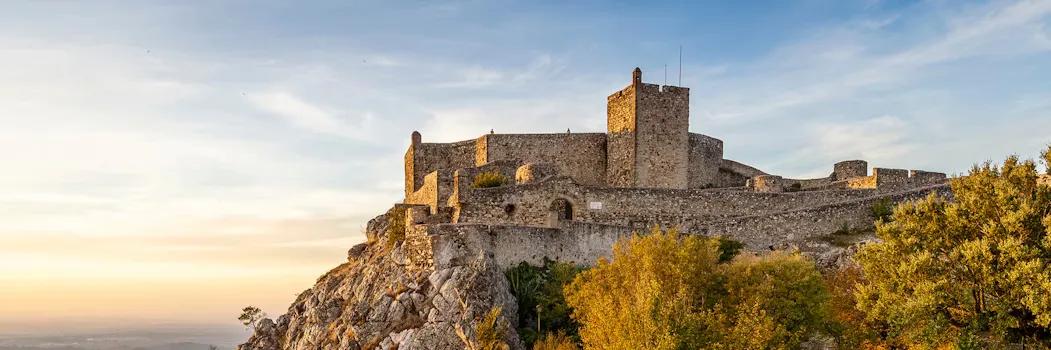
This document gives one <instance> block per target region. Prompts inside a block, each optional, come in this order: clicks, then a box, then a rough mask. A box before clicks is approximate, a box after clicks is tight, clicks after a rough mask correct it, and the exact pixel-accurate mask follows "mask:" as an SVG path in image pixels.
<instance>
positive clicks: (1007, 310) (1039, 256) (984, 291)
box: [855, 153, 1051, 348]
mask: <svg viewBox="0 0 1051 350" xmlns="http://www.w3.org/2000/svg"><path fill="white" fill-rule="evenodd" d="M1045 154H1046V153H1045ZM1037 178H1038V174H1037V172H1036V165H1035V163H1034V162H1033V161H1019V160H1018V158H1017V157H1013V156H1012V157H1009V158H1008V159H1007V160H1006V161H1005V162H1004V164H1003V165H1002V166H996V165H993V164H991V163H988V162H987V163H985V164H983V165H981V166H975V167H974V168H972V169H971V171H970V173H969V174H968V176H964V177H959V178H955V179H953V180H952V181H951V187H952V192H953V196H952V199H951V200H950V199H949V198H944V197H941V196H937V195H931V196H929V197H927V198H926V199H923V200H920V201H916V202H912V203H906V204H902V205H899V206H898V207H897V208H896V209H895V210H894V220H893V221H890V222H886V223H880V224H878V225H877V228H876V234H877V236H878V237H879V238H880V240H881V241H880V242H879V243H875V244H869V245H866V246H864V247H863V248H862V249H861V251H860V252H859V253H858V255H857V257H856V260H857V261H858V262H859V264H860V265H861V267H862V269H863V271H864V281H863V282H862V283H860V284H859V285H858V289H857V292H856V295H855V296H856V298H857V302H858V303H857V307H858V309H859V310H861V311H863V312H864V313H865V314H866V315H867V318H868V320H869V321H873V322H876V323H879V324H881V325H882V329H881V332H882V333H884V334H883V335H884V338H886V339H887V340H888V342H889V343H890V344H892V345H895V346H910V345H919V346H954V347H961V348H967V347H985V348H990V347H991V348H997V347H1003V346H1005V345H1004V343H1005V342H1026V343H1030V344H1032V343H1033V342H1034V341H1035V342H1039V343H1042V344H1044V345H1045V346H1047V345H1051V235H1049V234H1048V229H1049V227H1051V188H1049V187H1048V186H1046V185H1040V184H1038V181H1037Z"/></svg>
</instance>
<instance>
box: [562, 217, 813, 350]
mask: <svg viewBox="0 0 1051 350" xmlns="http://www.w3.org/2000/svg"><path fill="white" fill-rule="evenodd" d="M720 255H721V254H720V250H719V241H718V240H716V239H709V238H704V237H700V236H695V235H679V234H678V233H676V232H675V231H668V232H663V231H660V230H656V229H655V230H654V231H653V232H652V233H651V234H649V235H645V236H638V235H635V236H632V237H631V238H628V239H623V240H620V241H618V242H617V243H616V244H615V245H614V248H613V257H612V260H605V259H603V260H600V261H599V262H598V264H597V265H596V266H595V267H593V268H592V269H590V270H587V271H584V272H582V273H580V274H579V275H578V277H577V278H576V279H575V280H574V281H573V283H572V284H570V285H569V286H568V287H567V288H566V300H567V302H568V303H569V305H570V306H572V307H573V317H574V318H575V319H576V320H577V321H579V322H580V324H581V328H580V338H581V340H582V342H583V345H584V347H585V348H595V349H679V348H706V349H762V348H779V347H789V348H791V347H795V346H797V345H798V343H799V341H800V340H801V339H802V338H804V337H806V336H807V335H809V334H810V333H811V332H813V331H815V330H817V329H819V328H820V327H821V324H822V323H823V322H822V321H823V314H824V310H825V305H824V302H825V300H827V293H826V292H825V290H824V285H823V283H822V279H821V275H820V274H819V273H818V272H817V270H816V268H815V267H814V265H813V263H811V262H810V261H808V260H806V259H804V258H802V257H801V256H798V255H788V254H774V255H771V256H769V257H764V258H755V257H739V258H737V259H734V260H732V261H730V262H727V263H720Z"/></svg>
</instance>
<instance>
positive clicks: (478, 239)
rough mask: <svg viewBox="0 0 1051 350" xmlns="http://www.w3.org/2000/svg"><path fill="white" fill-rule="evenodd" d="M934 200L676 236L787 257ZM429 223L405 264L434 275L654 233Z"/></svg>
mask: <svg viewBox="0 0 1051 350" xmlns="http://www.w3.org/2000/svg"><path fill="white" fill-rule="evenodd" d="M930 193H938V194H941V195H944V196H951V193H950V191H949V186H948V184H945V183H939V184H933V185H928V186H923V187H917V188H911V189H907V190H904V191H899V192H894V193H879V194H877V195H872V196H867V197H862V198H851V199H847V200H843V201H839V202H834V203H829V204H824V205H819V206H815V207H805V208H797V209H791V210H785V211H780V212H770V213H763V214H756V215H744V216H738V217H732V218H727V219H723V220H715V221H711V222H706V223H703V224H701V225H698V226H696V227H693V228H682V227H678V228H679V229H680V230H681V231H682V232H688V233H696V234H703V235H708V236H723V237H728V238H731V239H734V240H737V241H740V242H742V243H744V244H745V246H746V247H747V248H748V249H750V250H753V251H761V250H767V249H785V248H788V247H790V246H791V245H793V244H799V243H800V242H802V241H806V240H812V239H815V238H818V237H822V236H827V235H829V234H830V233H832V232H835V231H837V230H841V229H843V228H844V227H846V228H851V229H865V228H871V227H872V225H873V218H872V216H871V208H872V206H873V205H875V204H876V203H877V202H880V201H889V202H890V203H898V202H901V201H905V200H911V199H917V198H921V197H923V196H926V195H928V194H930ZM421 213H422V214H421ZM428 215H429V214H426V210H424V211H417V212H415V214H409V215H406V221H407V222H406V228H407V231H406V240H405V242H406V243H405V244H406V251H407V252H409V253H408V254H407V258H408V259H410V260H411V261H410V262H409V263H411V264H414V265H418V266H435V267H436V268H442V267H444V266H452V265H457V264H463V263H464V262H463V261H455V260H454V259H459V258H461V257H472V256H477V254H490V255H491V257H492V258H493V259H494V261H496V263H497V265H499V266H500V267H501V268H509V267H512V266H514V265H516V264H518V263H519V262H527V263H529V264H532V265H540V264H542V263H543V260H544V259H545V258H546V259H551V260H557V261H563V262H570V263H574V264H580V265H591V264H594V263H595V262H596V261H598V259H599V258H601V257H609V256H610V254H611V252H612V248H613V244H614V243H615V242H616V241H617V240H618V239H620V238H624V237H628V236H630V235H631V234H632V233H633V232H641V233H646V232H648V230H649V228H648V227H630V226H624V225H609V224H599V223H592V222H581V221H561V222H558V223H557V225H555V226H553V227H542V226H525V225H518V224H506V223H505V224H487V223H433V221H429V220H428V218H429V216H428ZM431 264H433V265H431Z"/></svg>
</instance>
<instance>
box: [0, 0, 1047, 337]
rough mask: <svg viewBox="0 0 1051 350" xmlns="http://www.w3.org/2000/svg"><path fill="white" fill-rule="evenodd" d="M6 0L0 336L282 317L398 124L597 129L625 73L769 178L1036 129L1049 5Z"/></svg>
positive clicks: (396, 134) (998, 147) (990, 153)
mask: <svg viewBox="0 0 1051 350" xmlns="http://www.w3.org/2000/svg"><path fill="white" fill-rule="evenodd" d="M2 7H3V11H0V161H2V163H0V164H2V167H0V286H3V287H2V288H0V334H2V333H4V332H5V331H6V332H17V331H19V330H20V329H27V328H33V327H36V326H35V325H49V326H54V327H57V328H56V329H62V327H73V325H103V324H120V323H135V324H143V322H178V323H196V324H220V325H234V324H236V322H237V321H236V317H237V315H238V313H239V310H240V307H242V306H245V305H248V304H253V305H259V306H261V307H262V308H263V309H264V311H266V312H268V313H269V314H271V315H275V316H276V315H280V314H282V313H284V310H285V308H287V306H288V304H289V303H290V302H291V301H292V300H293V298H294V297H295V295H296V294H297V293H299V292H301V291H303V290H304V289H306V288H308V287H310V286H311V285H312V284H313V283H314V280H315V279H316V278H317V277H318V276H320V275H321V274H322V273H324V272H325V271H327V270H328V269H330V268H332V267H335V266H336V265H337V264H339V263H341V262H343V261H345V259H346V250H347V249H348V248H350V247H351V246H353V245H354V244H356V243H359V242H362V241H363V240H364V236H363V234H362V231H363V228H364V226H365V223H366V222H367V221H368V220H369V219H370V218H372V217H374V216H375V215H377V214H380V213H382V212H384V211H385V210H386V209H387V208H388V207H389V206H390V205H392V204H393V203H396V202H398V201H400V200H401V199H402V186H403V168H402V159H403V155H404V152H405V149H406V147H407V145H408V143H409V137H410V134H411V133H412V131H414V130H418V131H419V132H420V133H421V134H422V135H423V139H424V141H425V142H445V141H457V140H462V139H468V138H473V137H476V136H478V135H480V134H482V133H485V132H488V131H489V130H495V131H496V132H498V133H499V132H508V133H513V132H561V131H563V130H565V129H567V128H569V129H571V130H573V131H580V132H602V131H604V130H605V108H606V106H605V97H606V96H607V95H608V94H610V93H612V92H614V91H616V90H618V89H620V88H622V87H623V86H625V85H627V84H628V83H629V82H630V76H631V70H632V69H633V68H634V67H636V66H638V67H641V68H642V70H643V79H644V80H645V81H647V82H653V83H664V82H667V83H669V84H672V85H679V84H681V85H683V86H687V87H689V88H690V89H691V99H690V103H691V105H690V111H691V116H690V129H691V131H692V132H696V133H703V134H706V135H711V136H713V137H716V138H719V139H722V140H723V141H724V143H725V156H726V158H729V159H734V160H737V161H741V162H744V163H747V164H752V165H755V166H756V167H758V168H760V169H762V170H764V171H767V172H770V173H776V174H782V175H785V176H790V177H820V176H826V175H827V174H828V173H830V172H831V168H832V164H833V163H834V162H836V161H840V160H847V159H866V160H868V161H869V163H870V165H874V166H881V167H892V168H910V169H928V170H934V171H944V172H947V173H950V174H957V173H962V172H965V171H966V170H967V169H968V168H969V167H970V166H971V165H972V164H974V163H976V162H980V161H983V160H998V159H1003V157H1004V156H1006V155H1008V154H1019V155H1021V156H1023V157H1035V156H1036V154H1037V152H1038V151H1039V150H1040V149H1041V148H1042V147H1043V146H1044V145H1046V144H1047V143H1048V142H1051V79H1048V77H1051V0H1029V1H1026V0H1023V1H993V2H970V1H916V2H913V1H876V0H869V1H811V0H803V1H793V2H790V1H769V2H758V1H757V2H752V1H749V2H741V1H725V2H715V1H704V2H692V1H691V2H668V3H663V4H645V5H639V4H631V3H626V2H597V1H576V2H572V3H571V4H560V3H557V2H546V1H521V2H518V1H501V0H494V1H484V2H483V1H457V2H450V3H442V2H436V1H409V2H400V1H379V2H349V1H322V2H316V1H309V2H296V3H293V2H272V1H217V2H204V1H171V2H156V1H135V2H129V1H113V2H109V1H91V2H87V1H84V2H74V1H25V2H21V1H3V5H2ZM680 47H681V48H682V65H681V71H682V78H681V83H680V80H679V69H680V65H679V49H680ZM665 72H667V73H665ZM665 77H667V78H665Z"/></svg>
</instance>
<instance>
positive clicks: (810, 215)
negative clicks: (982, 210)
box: [696, 183, 951, 250]
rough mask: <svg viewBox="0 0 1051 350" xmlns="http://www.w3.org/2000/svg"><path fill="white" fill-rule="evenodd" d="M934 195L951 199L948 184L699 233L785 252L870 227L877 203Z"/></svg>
mask: <svg viewBox="0 0 1051 350" xmlns="http://www.w3.org/2000/svg"><path fill="white" fill-rule="evenodd" d="M932 192H934V193H938V194H940V195H943V196H951V192H950V191H949V185H948V184H945V183H939V184H933V185H928V186H923V187H915V188H910V189H906V190H903V191H900V192H892V193H880V194H879V195H873V196H868V197H863V198H858V199H855V200H846V201H839V202H830V203H828V204H824V205H819V206H815V207H807V208H799V209H794V210H786V211H783V212H776V213H761V214H755V215H747V216H741V217H735V218H729V219H725V220H720V221H712V222H710V223H706V224H704V225H702V226H701V228H700V229H699V230H698V231H696V232H699V233H703V234H708V235H725V236H727V237H731V238H733V239H734V240H737V241H740V242H742V243H744V244H745V246H747V247H748V249H750V250H764V249H770V248H774V249H784V248H785V245H786V244H788V243H790V242H798V241H801V240H807V239H814V238H817V237H822V236H828V235H830V234H832V233H833V232H836V231H837V230H840V229H843V228H850V229H866V228H871V227H872V226H873V222H874V220H875V219H874V218H873V217H872V214H871V213H872V211H871V210H872V206H873V205H874V204H876V203H877V202H879V201H884V200H885V201H889V202H891V203H898V202H902V201H906V200H912V199H918V198H922V197H924V196H926V195H928V194H930V193H932Z"/></svg>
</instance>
